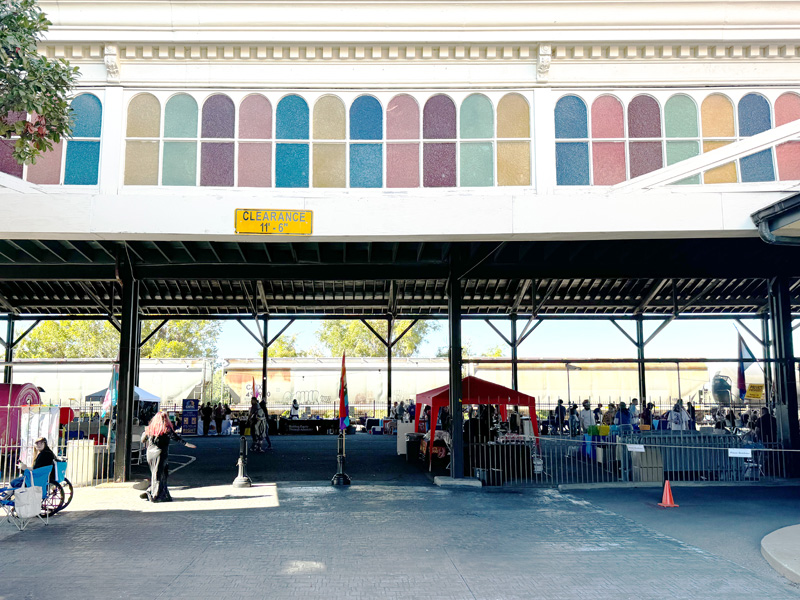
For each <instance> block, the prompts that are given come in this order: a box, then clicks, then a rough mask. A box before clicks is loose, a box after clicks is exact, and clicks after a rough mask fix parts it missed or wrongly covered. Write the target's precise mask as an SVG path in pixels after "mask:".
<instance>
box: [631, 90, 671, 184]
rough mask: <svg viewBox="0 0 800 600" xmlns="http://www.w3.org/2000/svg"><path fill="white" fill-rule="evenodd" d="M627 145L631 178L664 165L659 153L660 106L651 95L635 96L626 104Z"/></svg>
mask: <svg viewBox="0 0 800 600" xmlns="http://www.w3.org/2000/svg"><path fill="white" fill-rule="evenodd" d="M628 137H629V138H631V140H634V139H642V138H649V139H650V141H646V142H645V141H631V142H630V143H629V147H628V160H629V161H630V170H631V178H633V177H638V176H639V175H644V174H645V173H650V172H652V171H655V170H656V169H660V168H661V167H663V166H664V158H663V156H662V154H661V107H660V106H659V105H658V102H656V99H655V98H653V97H652V96H645V95H640V96H636V97H635V98H634V99H633V100H631V101H630V103H629V104H628Z"/></svg>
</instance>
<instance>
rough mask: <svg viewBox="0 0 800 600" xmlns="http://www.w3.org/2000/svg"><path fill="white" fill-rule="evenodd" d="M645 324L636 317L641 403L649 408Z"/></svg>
mask: <svg viewBox="0 0 800 600" xmlns="http://www.w3.org/2000/svg"><path fill="white" fill-rule="evenodd" d="M644 345H645V339H644V322H643V321H642V318H641V317H636V367H637V369H638V371H639V402H640V406H641V407H642V408H644V407H645V406H647V377H646V374H645V368H644Z"/></svg>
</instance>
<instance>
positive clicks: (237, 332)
mask: <svg viewBox="0 0 800 600" xmlns="http://www.w3.org/2000/svg"><path fill="white" fill-rule="evenodd" d="M743 322H744V323H745V325H747V327H749V328H750V329H751V330H752V331H753V332H754V333H756V334H757V335H761V324H760V323H759V322H758V321H753V320H745V321H743ZM245 323H246V324H247V325H249V326H250V328H251V329H253V327H254V325H253V323H252V322H247V321H245ZM320 323H321V321H295V322H294V323H292V325H291V326H290V327H289V328H288V329H287V330H286V332H285V334H286V335H297V346H298V348H300V349H308V348H310V347H311V346H314V345H317V346H319V345H320V344H319V342H318V340H317V339H316V336H315V331H316V330H317V328H318V327H319V325H320ZM439 323H441V325H440V327H439V329H438V331H435V332H433V333H431V334H429V335H428V337H427V338H426V339H425V341H424V343H423V344H422V346H421V348H420V350H419V353H418V355H419V356H420V357H423V358H427V357H433V356H436V352H437V350H438V349H439V348H441V347H446V346H447V345H448V341H447V322H446V321H439ZM462 323H463V326H462V337H463V340H464V343H465V344H466V343H469V344H470V346H471V348H472V350H473V352H472V354H473V355H476V356H477V355H481V354H482V353H483V352H486V351H487V350H489V349H490V348H492V347H494V346H500V347H501V348H502V349H503V350H504V356H507V357H510V355H511V354H510V350H509V347H508V345H507V344H506V343H505V342H504V341H503V340H502V338H500V336H498V335H497V333H495V332H494V331H493V330H492V329H491V328H490V327H489V325H487V324H486V323H485V322H484V321H462ZM494 323H495V325H496V327H497V328H498V329H499V330H500V331H502V332H503V333H504V334H505V335H506V336H508V335H509V334H510V324H509V323H508V322H507V321H506V322H503V321H495V322H494ZM659 323H660V321H652V322H650V321H647V322H645V338H647V337H648V336H649V335H650V333H652V332H653V331H654V330H655V329H656V328H657V327H658V325H659ZM285 324H286V321H280V320H274V321H272V320H271V321H270V323H269V332H270V336H273V335H275V333H277V332H278V331H280V329H281V328H282V327H283V326H284V325H285ZM620 325H621V326H622V327H623V328H624V329H625V330H626V331H627V332H628V333H629V334H630V335H631V337H635V328H634V324H633V322H620ZM524 326H525V323H524V321H519V322H518V325H517V331H518V332H521V331H522V330H523V328H524ZM737 327H739V326H738V325H737V324H736V322H735V321H733V320H728V319H725V320H713V321H712V320H698V319H695V320H676V321H673V322H672V323H670V324H669V325H667V326H666V327H665V328H664V329H663V330H662V331H661V332H660V333H659V334H658V335H657V336H656V337H655V338H654V339H653V340H652V341H651V342H650V343H649V344H648V345H647V348H646V350H645V357H646V358H736V356H737V331H738V330H741V332H742V336H743V338H744V339H745V343H746V344H747V345H748V347H749V348H750V350H752V352H753V354H754V355H755V356H756V357H757V358H760V357H762V356H763V352H762V350H761V347H760V345H759V343H758V342H757V341H755V340H754V339H753V338H752V337H751V336H750V335H749V334H748V333H747V331H745V330H744V329H741V328H740V327H739V329H738V330H737ZM796 333H797V332H796ZM799 342H800V336H798V335H795V347H796V348H800V345H798V343H799ZM260 350H261V347H260V345H259V344H257V343H256V342H255V340H254V339H253V338H252V337H251V336H250V335H248V333H247V332H246V331H244V330H243V329H242V327H241V325H240V324H239V323H237V322H236V321H225V322H224V323H223V327H222V334H221V336H220V340H219V350H218V356H219V357H220V358H226V359H227V358H255V357H258V355H259V351H260ZM519 357H520V358H559V359H562V358H635V357H636V349H635V347H634V345H633V344H632V343H631V342H630V341H629V340H628V339H627V338H626V337H625V336H624V335H623V334H622V333H621V332H620V331H619V330H618V329H617V328H616V327H614V325H613V324H612V323H610V322H609V321H545V322H543V323H542V324H541V325H540V326H539V327H537V328H536V330H535V331H534V332H533V333H532V334H531V335H530V336H529V337H528V338H527V339H526V340H525V341H524V342H523V343H522V344H521V345H520V349H519Z"/></svg>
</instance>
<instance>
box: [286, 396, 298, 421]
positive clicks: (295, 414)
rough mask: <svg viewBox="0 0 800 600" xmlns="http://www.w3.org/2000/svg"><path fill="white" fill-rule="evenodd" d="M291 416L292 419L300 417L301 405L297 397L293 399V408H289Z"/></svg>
mask: <svg viewBox="0 0 800 600" xmlns="http://www.w3.org/2000/svg"><path fill="white" fill-rule="evenodd" d="M289 418H290V419H299V418H300V405H299V404H298V403H297V398H295V399H294V400H292V408H291V409H289Z"/></svg>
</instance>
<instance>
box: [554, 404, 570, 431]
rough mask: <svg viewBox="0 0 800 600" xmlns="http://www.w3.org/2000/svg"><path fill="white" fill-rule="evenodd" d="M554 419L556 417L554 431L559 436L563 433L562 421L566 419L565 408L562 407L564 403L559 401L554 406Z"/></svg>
mask: <svg viewBox="0 0 800 600" xmlns="http://www.w3.org/2000/svg"><path fill="white" fill-rule="evenodd" d="M555 413H556V414H555V417H556V431H557V432H558V435H561V434H562V433H563V432H564V421H566V417H567V408H566V407H565V406H564V401H563V400H561V399H559V400H558V405H557V406H556V410H555Z"/></svg>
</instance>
